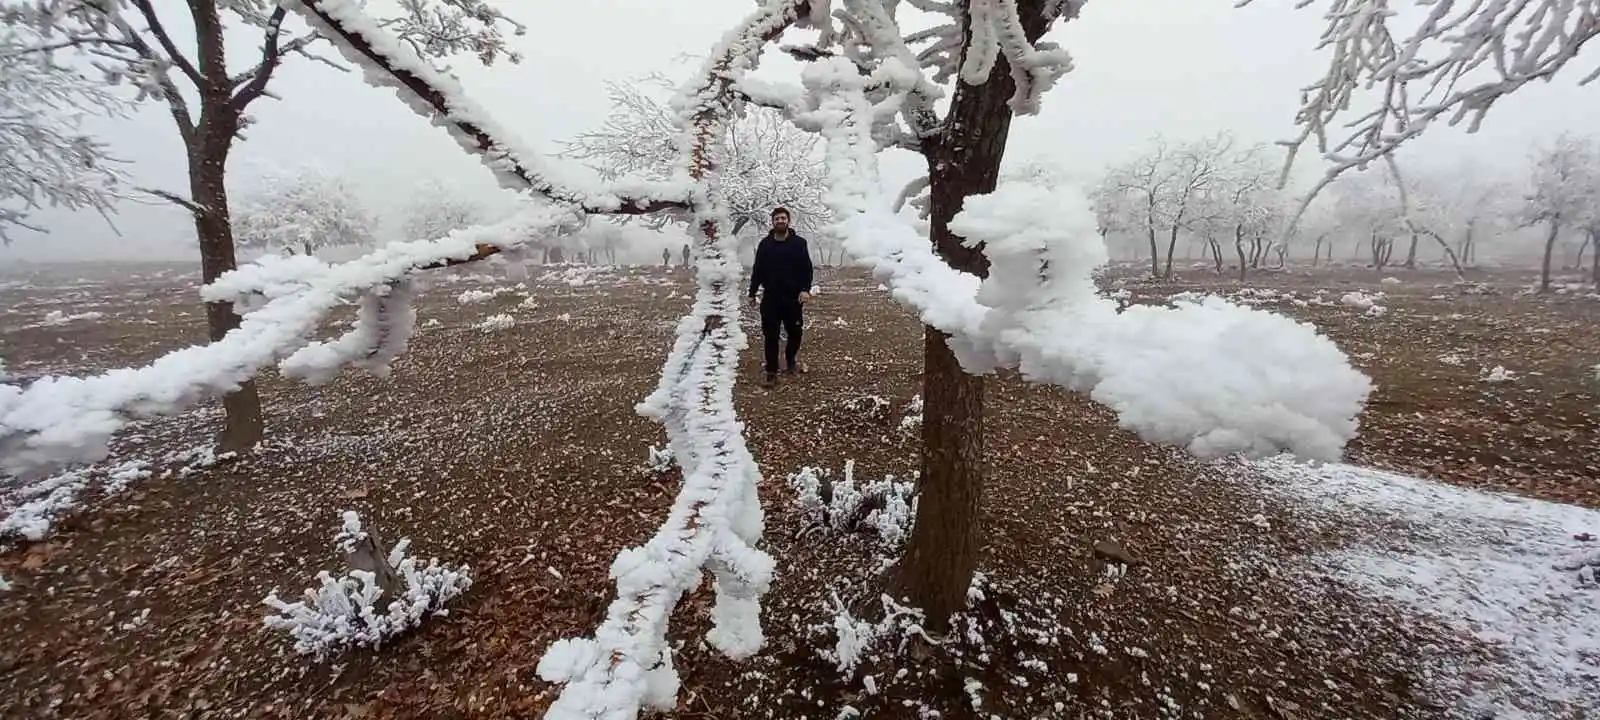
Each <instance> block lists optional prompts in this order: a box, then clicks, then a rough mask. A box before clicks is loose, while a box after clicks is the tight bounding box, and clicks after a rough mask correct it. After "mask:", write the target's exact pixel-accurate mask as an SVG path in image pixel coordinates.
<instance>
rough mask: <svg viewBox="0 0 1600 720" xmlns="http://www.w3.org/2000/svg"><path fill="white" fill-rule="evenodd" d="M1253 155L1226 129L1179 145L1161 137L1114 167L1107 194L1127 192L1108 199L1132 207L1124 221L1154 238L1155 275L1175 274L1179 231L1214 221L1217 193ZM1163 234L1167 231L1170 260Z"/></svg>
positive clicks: (1152, 261) (1152, 272) (1221, 192)
mask: <svg viewBox="0 0 1600 720" xmlns="http://www.w3.org/2000/svg"><path fill="white" fill-rule="evenodd" d="M1250 154H1252V153H1251V152H1248V151H1247V152H1245V153H1239V152H1236V151H1235V149H1234V140H1233V137H1232V136H1231V135H1229V134H1227V133H1221V134H1218V135H1214V136H1212V137H1208V138H1204V139H1201V140H1197V141H1193V142H1186V143H1182V144H1180V145H1177V146H1175V147H1174V146H1169V145H1168V144H1167V143H1166V142H1165V141H1163V140H1160V139H1157V140H1156V141H1155V143H1154V147H1153V148H1152V149H1151V150H1150V151H1149V152H1147V153H1146V154H1144V155H1141V156H1139V157H1137V158H1135V159H1134V160H1132V161H1130V162H1128V163H1126V164H1123V165H1120V166H1117V167H1114V168H1112V169H1111V170H1110V172H1109V173H1108V175H1107V178H1106V180H1105V181H1104V185H1105V187H1104V190H1103V191H1102V193H1104V194H1106V197H1108V198H1111V197H1114V196H1123V197H1122V198H1121V199H1120V200H1118V201H1115V202H1113V201H1112V200H1110V199H1108V200H1107V201H1106V202H1108V203H1110V204H1111V205H1114V206H1116V207H1119V208H1121V209H1124V210H1126V211H1129V212H1130V213H1131V216H1130V217H1128V218H1126V219H1125V221H1124V222H1122V223H1119V224H1121V225H1123V226H1125V227H1135V228H1138V229H1139V231H1141V232H1142V233H1143V234H1144V235H1145V238H1146V240H1148V241H1149V244H1150V276H1151V277H1154V278H1162V279H1167V280H1170V279H1172V261H1173V255H1174V254H1175V253H1176V251H1177V247H1178V237H1179V235H1180V234H1182V233H1184V232H1193V231H1195V230H1196V229H1198V228H1201V227H1203V226H1206V225H1208V224H1210V223H1212V222H1214V221H1215V219H1216V218H1214V217H1212V216H1211V214H1210V213H1211V212H1213V211H1215V210H1216V209H1217V208H1218V207H1219V206H1220V203H1219V202H1218V201H1216V200H1215V198H1213V194H1218V195H1219V196H1220V195H1224V194H1226V190H1225V189H1224V185H1225V183H1226V178H1227V177H1228V174H1229V173H1230V172H1234V171H1235V170H1236V167H1235V166H1237V165H1238V164H1240V163H1241V162H1244V158H1245V157H1246V156H1248V155H1250ZM1158 236H1165V240H1166V262H1165V264H1163V263H1162V261H1161V257H1162V253H1161V244H1160V242H1159V240H1158Z"/></svg>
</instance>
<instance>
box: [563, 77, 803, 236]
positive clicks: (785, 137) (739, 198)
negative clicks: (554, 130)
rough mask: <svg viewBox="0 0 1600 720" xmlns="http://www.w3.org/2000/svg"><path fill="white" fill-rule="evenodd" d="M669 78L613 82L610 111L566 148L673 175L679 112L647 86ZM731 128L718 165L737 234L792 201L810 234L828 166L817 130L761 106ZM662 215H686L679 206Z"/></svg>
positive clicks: (607, 172) (611, 164) (605, 166)
mask: <svg viewBox="0 0 1600 720" xmlns="http://www.w3.org/2000/svg"><path fill="white" fill-rule="evenodd" d="M664 85H666V81H665V80H664V79H662V78H660V77H659V76H650V77H649V78H648V79H647V80H646V81H645V82H642V83H615V82H613V83H608V84H607V88H608V94H609V96H610V98H611V114H610V115H609V116H608V117H607V118H606V121H605V123H604V124H603V125H602V126H601V127H600V128H599V129H597V130H591V131H589V132H585V133H582V134H580V135H578V136H577V137H575V138H573V139H572V140H570V141H568V142H567V143H566V147H565V150H564V151H563V154H564V155H566V156H567V157H571V158H574V159H577V160H582V161H584V162H586V163H588V164H590V165H591V166H593V167H594V168H595V169H596V170H598V171H599V172H600V173H601V174H602V175H603V176H605V177H611V178H616V177H623V176H628V175H636V176H641V177H650V178H655V179H665V178H667V177H669V176H670V175H671V174H672V173H673V172H674V170H675V169H676V167H677V165H678V162H679V158H680V156H681V154H682V153H681V151H680V150H679V149H678V146H677V141H678V135H679V131H678V127H677V118H676V114H675V113H674V111H673V110H672V109H671V108H669V107H668V106H667V105H666V104H665V103H663V102H661V101H660V100H658V99H656V97H655V96H653V95H652V94H650V93H649V92H648V89H649V88H652V87H655V88H659V87H662V86H664ZM726 132H727V137H726V138H724V139H723V142H722V149H721V151H720V152H721V156H719V157H718V158H717V162H716V165H717V171H716V172H717V181H718V182H719V183H721V185H722V187H723V189H724V190H723V191H724V192H725V193H726V194H727V199H728V207H729V215H730V216H731V217H732V218H733V232H734V233H735V234H738V233H739V232H741V231H742V230H744V228H745V226H746V225H753V226H755V227H756V228H759V229H761V230H763V231H764V230H766V228H767V224H768V222H769V218H770V217H771V212H772V209H773V208H775V207H779V206H782V207H786V208H789V210H790V211H791V214H792V217H793V218H794V221H795V227H796V229H797V230H800V231H802V232H805V233H807V234H808V235H809V234H811V233H814V232H815V231H816V230H817V229H818V228H820V227H822V226H823V225H824V224H825V223H826V222H827V220H828V209H827V207H826V206H825V205H823V203H822V193H823V189H824V187H823V186H824V177H823V174H824V171H823V166H822V158H821V156H820V154H819V150H818V142H817V136H816V135H815V134H813V133H808V132H805V131H803V130H800V129H798V128H796V127H794V125H792V124H791V123H789V122H788V121H787V120H785V119H784V118H783V117H782V116H781V115H780V114H779V113H778V112H776V111H774V110H770V109H767V108H760V107H752V108H749V109H748V110H747V111H746V112H745V113H744V114H743V117H741V118H740V119H739V120H738V121H737V122H734V123H733V124H732V125H730V126H729V127H728V129H727V131H726ZM665 217H666V218H670V219H675V220H682V219H684V218H683V216H682V215H681V213H680V214H673V213H667V214H666V215H665Z"/></svg>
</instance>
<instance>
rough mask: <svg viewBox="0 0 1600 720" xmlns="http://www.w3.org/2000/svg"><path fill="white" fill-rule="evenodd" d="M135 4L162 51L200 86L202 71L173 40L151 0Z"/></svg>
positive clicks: (134, 0)
mask: <svg viewBox="0 0 1600 720" xmlns="http://www.w3.org/2000/svg"><path fill="white" fill-rule="evenodd" d="M133 5H134V7H136V8H138V9H139V14H140V15H143V16H144V21H145V24H146V25H148V26H149V27H150V34H151V35H154V36H155V38H156V42H157V43H160V45H161V49H162V51H164V52H166V54H167V60H168V62H170V63H172V64H173V65H175V66H177V68H178V69H179V70H181V71H183V74H184V75H186V76H188V78H189V80H190V81H191V82H193V83H194V84H195V86H196V87H199V86H200V84H201V82H200V71H199V70H197V69H195V66H194V63H192V62H189V58H187V57H184V55H183V52H182V51H180V50H178V46H177V45H176V44H174V43H173V42H172V36H171V35H168V34H167V28H166V26H165V25H162V24H161V18H160V17H159V16H157V15H156V11H155V8H154V7H151V5H150V0H133Z"/></svg>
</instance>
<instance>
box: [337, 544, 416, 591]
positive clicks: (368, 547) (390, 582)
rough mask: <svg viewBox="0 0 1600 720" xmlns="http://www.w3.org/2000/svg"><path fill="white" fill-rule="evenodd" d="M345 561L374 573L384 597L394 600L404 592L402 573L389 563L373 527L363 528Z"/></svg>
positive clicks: (357, 568)
mask: <svg viewBox="0 0 1600 720" xmlns="http://www.w3.org/2000/svg"><path fill="white" fill-rule="evenodd" d="M345 562H346V563H347V564H348V565H349V566H350V568H351V569H353V570H365V571H366V572H369V573H372V577H373V581H374V582H376V583H378V587H379V588H380V589H382V590H383V597H384V598H386V599H388V600H394V599H396V598H399V597H400V596H401V595H402V594H403V587H404V584H403V583H402V582H401V580H400V573H398V572H396V571H395V569H394V566H392V565H390V564H389V557H388V555H387V554H386V553H385V552H384V551H383V544H382V543H380V542H379V541H378V535H377V533H375V532H373V531H372V528H366V527H364V528H362V534H361V537H360V538H359V539H356V540H354V541H352V543H351V545H350V549H349V551H348V552H346V553H345Z"/></svg>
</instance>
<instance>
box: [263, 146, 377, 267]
mask: <svg viewBox="0 0 1600 720" xmlns="http://www.w3.org/2000/svg"><path fill="white" fill-rule="evenodd" d="M233 195H234V197H237V198H239V200H238V202H236V203H234V207H233V208H232V217H233V232H234V236H235V238H237V240H238V243H239V245H240V247H244V248H249V249H254V250H259V251H264V252H288V253H290V254H294V253H303V254H306V255H312V254H314V253H316V251H318V250H321V249H323V248H329V247H336V246H352V245H356V246H359V245H371V244H372V240H373V238H372V228H373V227H374V226H375V225H377V220H376V218H374V217H373V216H372V213H370V212H368V211H367V209H366V208H365V207H364V206H363V205H362V204H361V200H360V199H359V198H357V197H356V195H355V192H354V191H353V190H352V189H351V188H350V187H349V185H348V184H347V183H345V182H344V179H343V178H340V177H338V176H336V175H333V174H331V173H329V172H327V171H326V170H323V169H321V168H316V167H303V168H299V169H297V170H294V171H270V172H268V173H265V174H263V175H262V176H261V177H258V178H255V179H254V182H253V183H251V184H249V185H247V186H246V187H245V188H244V189H243V190H242V191H237V192H234V193H233Z"/></svg>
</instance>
